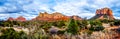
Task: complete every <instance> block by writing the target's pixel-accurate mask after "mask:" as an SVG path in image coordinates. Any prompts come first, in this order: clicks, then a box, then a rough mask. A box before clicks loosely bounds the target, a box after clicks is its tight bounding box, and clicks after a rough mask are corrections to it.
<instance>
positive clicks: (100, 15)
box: [91, 8, 115, 20]
mask: <svg viewBox="0 0 120 39" xmlns="http://www.w3.org/2000/svg"><path fill="white" fill-rule="evenodd" d="M91 19H109V20H114V19H115V18H114V17H113V12H112V10H111V9H109V8H101V9H97V10H96V15H95V16H94V17H93V18H91Z"/></svg>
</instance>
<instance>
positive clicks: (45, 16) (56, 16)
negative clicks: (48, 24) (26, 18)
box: [33, 12, 80, 21]
mask: <svg viewBox="0 0 120 39" xmlns="http://www.w3.org/2000/svg"><path fill="white" fill-rule="evenodd" d="M70 18H71V16H65V15H63V14H61V13H59V12H55V13H53V14H48V13H47V12H44V13H40V14H39V15H38V16H37V17H36V18H35V19H33V20H43V21H59V20H64V21H67V20H69V19H70ZM73 19H76V20H78V18H77V16H74V17H73ZM79 20H80V18H79Z"/></svg>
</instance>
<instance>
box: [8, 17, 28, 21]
mask: <svg viewBox="0 0 120 39" xmlns="http://www.w3.org/2000/svg"><path fill="white" fill-rule="evenodd" d="M7 21H26V19H25V18H24V17H23V16H19V17H17V18H12V17H9V18H8V19H7Z"/></svg>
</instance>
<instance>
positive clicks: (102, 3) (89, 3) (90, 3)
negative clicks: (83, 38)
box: [0, 0, 120, 19]
mask: <svg viewBox="0 0 120 39" xmlns="http://www.w3.org/2000/svg"><path fill="white" fill-rule="evenodd" d="M119 6H120V0H0V19H5V18H7V17H18V16H24V17H25V18H27V19H32V18H34V17H36V16H37V15H38V14H39V12H44V11H46V12H49V13H52V12H61V13H62V14H65V15H78V16H81V17H82V18H84V17H88V18H91V17H92V16H94V14H95V10H96V9H99V8H103V7H109V8H111V9H112V10H113V12H114V13H113V14H114V16H115V17H116V18H119V13H120V7H119Z"/></svg>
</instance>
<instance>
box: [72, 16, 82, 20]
mask: <svg viewBox="0 0 120 39" xmlns="http://www.w3.org/2000/svg"><path fill="white" fill-rule="evenodd" d="M71 18H73V19H74V20H82V18H81V17H79V16H76V15H73V16H71Z"/></svg>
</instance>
